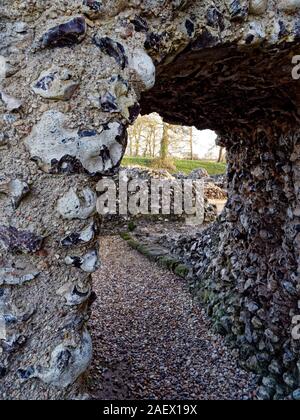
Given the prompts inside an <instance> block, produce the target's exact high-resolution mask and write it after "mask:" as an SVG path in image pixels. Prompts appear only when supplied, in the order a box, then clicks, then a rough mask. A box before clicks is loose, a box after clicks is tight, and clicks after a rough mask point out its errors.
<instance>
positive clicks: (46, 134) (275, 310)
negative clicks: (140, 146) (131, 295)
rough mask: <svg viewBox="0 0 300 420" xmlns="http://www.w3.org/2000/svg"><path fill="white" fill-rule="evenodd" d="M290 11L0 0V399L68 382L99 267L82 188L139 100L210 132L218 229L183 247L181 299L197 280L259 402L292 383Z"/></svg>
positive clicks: (239, 4) (41, 393)
mask: <svg viewBox="0 0 300 420" xmlns="http://www.w3.org/2000/svg"><path fill="white" fill-rule="evenodd" d="M299 9H300V4H299V2H298V1H296V0H285V1H281V0H279V1H275V0H269V1H267V0H250V1H248V0H233V1H232V0H226V1H225V0H216V1H209V0H205V1H202V0H196V1H189V0H173V1H172V0H145V1H140V0H130V1H121V0H120V1H119V0H115V1H109V0H101V1H100V0H99V1H92V0H73V1H70V0H66V1H63V0H54V1H48V0H36V1H34V0H27V1H21V0H20V1H18V0H9V1H8V0H2V1H1V4H0V28H1V31H0V98H1V100H0V114H1V115H0V116H1V118H0V124H1V131H0V156H1V159H0V204H1V207H0V247H1V254H0V334H1V336H0V343H1V345H0V397H1V398H2V399H20V398H27V399H66V398H80V395H82V393H83V392H84V376H82V374H84V372H85V371H86V370H87V368H88V366H89V363H90V360H91V357H92V343H91V339H90V335H89V333H88V328H87V324H88V318H89V312H90V310H91V304H92V302H93V300H94V299H95V296H94V294H93V292H92V286H91V274H92V273H93V272H94V271H95V270H97V269H98V268H99V266H100V261H99V250H98V242H97V235H98V230H99V229H98V220H97V217H96V214H95V204H96V192H95V185H96V182H97V180H98V179H99V177H100V176H101V175H103V174H105V175H109V174H112V173H114V171H115V170H116V169H117V167H118V165H119V164H120V161H121V159H122V155H123V153H124V151H125V148H126V142H127V134H126V129H127V127H128V125H129V124H132V123H133V122H134V120H135V119H136V118H137V116H138V115H139V113H140V111H142V112H148V111H150V110H151V111H158V112H160V113H161V114H162V115H163V116H164V117H165V118H166V120H168V121H170V122H177V123H182V124H193V125H195V126H197V128H199V129H201V128H212V129H215V130H217V131H218V133H219V134H221V137H222V139H223V141H224V145H225V146H226V147H227V149H228V152H229V183H230V187H229V191H230V199H229V203H228V205H227V209H226V213H225V220H224V221H223V223H222V225H221V227H222V229H221V228H220V229H221V231H222V235H221V236H220V238H217V239H218V240H216V241H215V242H214V241H212V246H211V247H210V248H209V249H208V250H207V252H206V253H205V255H202V254H201V252H199V256H198V259H199V261H198V264H199V269H198V277H199V282H198V283H197V285H198V287H199V289H200V291H199V293H200V294H202V293H203V290H204V289H207V291H208V292H207V293H206V300H207V301H208V303H209V304H210V305H211V307H212V308H213V309H212V310H213V311H214V313H215V315H216V316H217V318H218V319H221V320H222V322H223V323H224V322H225V321H226V326H227V330H228V331H227V333H229V334H231V335H233V336H234V337H235V338H236V339H238V340H239V343H240V344H241V348H242V349H247V351H248V353H247V357H246V360H248V361H249V359H251V358H252V359H253V360H254V359H255V358H256V359H255V360H254V361H256V360H257V359H262V360H261V361H262V362H263V369H264V372H266V371H268V370H270V371H271V375H269V376H271V377H270V378H269V382H268V383H267V385H268V386H267V387H266V389H263V390H262V394H263V395H264V396H268V395H267V393H269V394H270V397H273V396H274V394H276V395H277V396H278V395H283V394H289V393H290V392H291V391H292V390H295V389H297V388H299V386H300V384H299V372H298V371H297V362H299V357H300V356H299V348H298V347H299V346H298V343H297V342H294V341H292V340H291V335H290V331H289V326H290V325H291V318H292V316H293V315H294V314H296V313H297V311H298V309H299V308H298V307H297V304H298V300H299V270H298V260H299V252H298V250H299V245H298V242H299V238H298V236H299V229H298V226H299V224H298V223H299V219H298V218H299V216H300V213H299V208H298V207H299V206H298V203H299V199H298V194H299V192H298V189H299V186H298V183H299V181H298V177H299V174H298V172H299V171H298V166H299V165H298V160H299V144H298V135H297V125H298V109H299V107H298V96H299V95H297V84H296V82H295V81H293V80H292V78H291V57H292V55H293V54H296V53H297V43H298V40H299V37H300V12H299ZM233 87H236V89H233ZM218 309H220V313H217V311H218ZM259 361H260V360H259ZM248 364H249V363H248ZM298 365H299V363H298ZM254 367H255V368H257V366H254ZM264 374H265V373H264ZM265 375H266V374H265ZM278 384H279V386H281V388H280V389H277V390H276V386H277V385H278ZM283 384H284V386H283ZM280 392H281V394H280Z"/></svg>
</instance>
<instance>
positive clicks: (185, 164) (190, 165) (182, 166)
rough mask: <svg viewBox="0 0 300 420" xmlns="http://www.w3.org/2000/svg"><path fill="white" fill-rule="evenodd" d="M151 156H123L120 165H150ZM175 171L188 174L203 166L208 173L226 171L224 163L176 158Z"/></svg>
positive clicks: (216, 173) (222, 172)
mask: <svg viewBox="0 0 300 420" xmlns="http://www.w3.org/2000/svg"><path fill="white" fill-rule="evenodd" d="M152 160H153V159H151V158H142V157H124V158H123V161H122V166H130V165H138V166H146V167H150V166H151V161H152ZM174 162H175V165H176V172H183V173H184V174H186V175H188V174H189V173H190V172H191V171H192V170H194V169H198V168H204V169H206V170H207V172H208V173H209V175H220V174H224V173H225V172H226V163H217V162H210V161H207V160H181V159H176V160H175V161H174Z"/></svg>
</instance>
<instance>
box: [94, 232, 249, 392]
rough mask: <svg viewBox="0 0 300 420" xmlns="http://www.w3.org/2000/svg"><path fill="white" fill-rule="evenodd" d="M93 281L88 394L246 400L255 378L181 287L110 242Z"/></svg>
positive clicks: (114, 239) (122, 244)
mask: <svg viewBox="0 0 300 420" xmlns="http://www.w3.org/2000/svg"><path fill="white" fill-rule="evenodd" d="M101 242H102V243H101V248H102V263H103V266H102V269H101V270H100V271H99V272H98V273H97V275H96V276H95V278H94V289H95V291H96V293H97V295H98V300H97V301H96V302H95V303H94V307H93V316H92V321H91V322H92V325H91V327H92V334H93V340H94V362H93V365H92V367H91V371H90V377H89V388H90V389H89V391H90V393H91V394H92V395H93V397H94V398H96V399H99V400H107V399H169V400H173V399H196V400H207V399H210V400H211V399H231V400H233V399H234V400H236V399H248V398H251V397H253V396H254V392H255V391H254V390H255V378H254V376H252V375H249V374H248V373H246V372H244V371H241V370H240V369H239V368H238V367H237V361H236V357H235V355H234V354H233V353H232V352H231V351H230V350H228V349H227V348H226V347H225V346H224V343H223V339H222V338H221V337H219V336H217V335H215V334H214V333H212V332H211V331H210V330H209V321H208V320H207V318H206V316H205V315H204V313H203V311H202V310H201V308H199V307H198V306H197V305H196V304H193V301H192V298H191V295H190V294H189V292H188V291H187V290H185V282H184V281H183V280H182V279H180V278H178V277H177V276H175V275H173V274H171V273H169V272H168V271H166V270H164V269H161V268H160V267H158V266H157V265H155V264H153V263H151V262H150V261H148V260H147V259H146V258H144V257H143V256H141V255H140V254H139V253H137V252H136V251H134V250H132V249H131V248H129V246H128V245H127V243H126V242H124V241H123V240H122V239H120V238H117V237H104V238H102V240H101Z"/></svg>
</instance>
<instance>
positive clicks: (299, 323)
mask: <svg viewBox="0 0 300 420" xmlns="http://www.w3.org/2000/svg"><path fill="white" fill-rule="evenodd" d="M292 337H293V339H294V340H300V315H296V316H294V317H293V319H292Z"/></svg>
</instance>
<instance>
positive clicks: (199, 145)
mask: <svg viewBox="0 0 300 420" xmlns="http://www.w3.org/2000/svg"><path fill="white" fill-rule="evenodd" d="M216 139H217V135H216V133H215V132H214V131H211V130H203V131H199V130H196V129H195V128H194V152H195V154H197V155H199V156H201V158H205V157H206V156H205V155H206V154H207V153H208V154H209V156H207V157H206V158H212V159H214V158H215V159H217V158H218V154H219V149H218V147H216Z"/></svg>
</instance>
